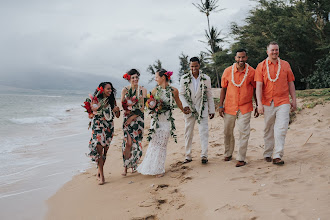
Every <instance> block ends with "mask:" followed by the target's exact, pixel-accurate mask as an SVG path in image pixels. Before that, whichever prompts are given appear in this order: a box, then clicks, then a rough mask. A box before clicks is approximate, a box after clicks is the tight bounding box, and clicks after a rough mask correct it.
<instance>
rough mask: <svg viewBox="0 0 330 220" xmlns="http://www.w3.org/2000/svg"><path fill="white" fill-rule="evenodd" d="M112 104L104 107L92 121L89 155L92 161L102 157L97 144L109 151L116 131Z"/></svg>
mask: <svg viewBox="0 0 330 220" xmlns="http://www.w3.org/2000/svg"><path fill="white" fill-rule="evenodd" d="M111 111H112V109H111V107H110V105H108V107H106V108H104V109H103V110H102V112H101V113H99V114H97V115H95V116H94V119H93V122H92V137H91V140H90V141H89V150H90V152H89V154H88V156H89V157H90V158H91V159H92V161H95V162H98V159H99V158H100V155H99V153H98V152H97V147H96V146H97V145H98V144H99V145H101V146H102V147H103V148H105V150H106V151H107V150H108V149H109V146H110V143H111V140H112V137H113V131H114V123H113V119H114V114H113V113H112V112H111ZM103 159H104V160H105V159H106V155H103Z"/></svg>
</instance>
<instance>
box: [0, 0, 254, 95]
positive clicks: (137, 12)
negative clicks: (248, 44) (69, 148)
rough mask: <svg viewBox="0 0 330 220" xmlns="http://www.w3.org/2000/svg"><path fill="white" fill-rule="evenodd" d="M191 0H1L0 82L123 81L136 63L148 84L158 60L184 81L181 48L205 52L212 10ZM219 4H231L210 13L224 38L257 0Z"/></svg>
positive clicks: (70, 83) (61, 85) (29, 84)
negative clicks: (151, 68)
mask: <svg viewBox="0 0 330 220" xmlns="http://www.w3.org/2000/svg"><path fill="white" fill-rule="evenodd" d="M192 3H200V0H167V1H157V0H153V1H152V0H125V1H114V0H95V1H90V0H56V1H44V0H29V1H25V0H0V28H1V30H2V31H1V35H0V48H1V53H0V86H1V85H7V86H8V85H9V86H17V87H20V86H21V87H25V88H31V87H32V88H33V87H34V88H41V89H42V88H47V87H48V88H55V89H56V88H59V89H61V88H67V87H72V88H77V89H78V88H79V89H81V88H85V87H86V86H87V87H90V88H91V87H93V88H94V87H96V86H97V84H98V82H101V81H111V82H115V84H116V85H118V86H119V87H120V86H123V85H125V84H127V82H125V81H124V80H123V79H122V76H123V74H124V73H125V72H127V71H128V70H130V69H131V68H136V69H138V70H139V71H140V73H141V77H140V78H141V79H140V84H141V85H145V86H148V81H149V79H150V78H151V77H152V76H151V75H149V74H148V73H147V71H146V69H147V67H148V66H149V65H150V64H153V63H154V62H155V61H156V60H157V59H159V60H161V62H162V64H163V67H164V68H165V69H167V70H169V71H173V72H174V77H173V79H174V81H178V78H177V77H176V74H178V70H179V68H180V63H179V58H178V57H179V55H180V54H181V53H184V54H187V55H188V56H189V57H192V56H196V55H198V54H199V53H200V51H206V49H205V48H206V45H205V44H204V43H202V42H200V41H201V40H205V36H204V33H205V32H204V30H205V29H206V28H207V20H206V16H205V14H202V13H200V12H199V10H198V9H197V8H196V7H195V6H193V5H192ZM218 4H219V8H224V9H225V10H223V11H220V12H218V13H211V15H210V23H211V25H213V26H215V27H216V28H217V29H219V30H222V37H226V36H227V35H228V33H229V32H230V24H231V22H237V23H238V24H243V22H244V19H245V18H246V16H247V15H248V12H249V10H251V9H252V8H253V7H254V6H255V5H256V2H255V1H248V0H220V1H219V2H218ZM227 40H229V41H230V40H231V38H230V37H228V38H227ZM228 45H229V44H228V43H225V44H224V45H223V46H224V47H228ZM174 84H176V83H174Z"/></svg>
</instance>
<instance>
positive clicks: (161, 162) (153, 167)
mask: <svg viewBox="0 0 330 220" xmlns="http://www.w3.org/2000/svg"><path fill="white" fill-rule="evenodd" d="M171 75H172V72H167V71H166V70H164V69H162V70H160V71H158V72H156V76H155V80H156V82H157V84H158V86H157V87H156V88H154V89H153V90H152V92H151V93H152V95H153V97H155V99H156V100H158V101H160V103H162V104H161V107H159V108H158V109H157V111H154V112H153V113H152V116H151V117H152V120H151V125H150V129H149V136H148V140H150V142H149V146H148V149H147V152H146V155H145V157H144V159H143V161H142V163H141V164H140V165H139V167H138V168H137V171H138V172H139V173H141V174H143V175H156V176H157V177H162V176H164V173H165V159H166V149H167V143H168V139H169V137H170V136H172V137H174V138H175V142H176V135H175V134H174V131H175V124H174V118H173V117H172V111H173V109H174V101H175V102H176V104H177V106H178V107H179V108H180V109H181V111H183V107H182V103H181V101H180V99H179V92H178V89H176V88H174V87H172V86H170V85H169V80H170V78H171ZM149 108H150V107H149Z"/></svg>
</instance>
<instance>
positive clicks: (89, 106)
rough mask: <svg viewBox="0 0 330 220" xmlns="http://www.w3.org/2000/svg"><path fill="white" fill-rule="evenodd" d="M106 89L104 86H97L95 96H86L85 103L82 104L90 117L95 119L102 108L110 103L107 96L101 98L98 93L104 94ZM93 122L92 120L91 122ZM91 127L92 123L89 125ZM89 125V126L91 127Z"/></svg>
mask: <svg viewBox="0 0 330 220" xmlns="http://www.w3.org/2000/svg"><path fill="white" fill-rule="evenodd" d="M103 91H104V89H103V87H102V86H101V87H97V93H96V94H95V96H92V95H91V94H89V97H88V98H86V100H85V101H84V105H82V107H83V108H85V109H86V110H85V112H87V113H88V117H89V118H90V119H93V118H94V116H95V115H97V114H99V113H100V112H101V111H102V109H103V108H104V107H105V106H106V105H107V104H108V101H107V98H104V99H101V100H99V99H98V98H97V96H98V95H100V94H102V93H103ZM90 124H91V122H90ZM89 127H90V125H89ZM89 127H88V128H89Z"/></svg>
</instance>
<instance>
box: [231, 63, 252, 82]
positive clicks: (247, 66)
mask: <svg viewBox="0 0 330 220" xmlns="http://www.w3.org/2000/svg"><path fill="white" fill-rule="evenodd" d="M235 64H236V63H234V64H233V66H232V67H231V82H232V83H233V84H234V86H236V87H241V86H242V85H243V83H244V81H245V79H246V77H247V74H248V72H249V64H247V63H246V64H245V74H244V77H243V80H242V82H241V83H240V84H236V83H235V79H234V68H235Z"/></svg>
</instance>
